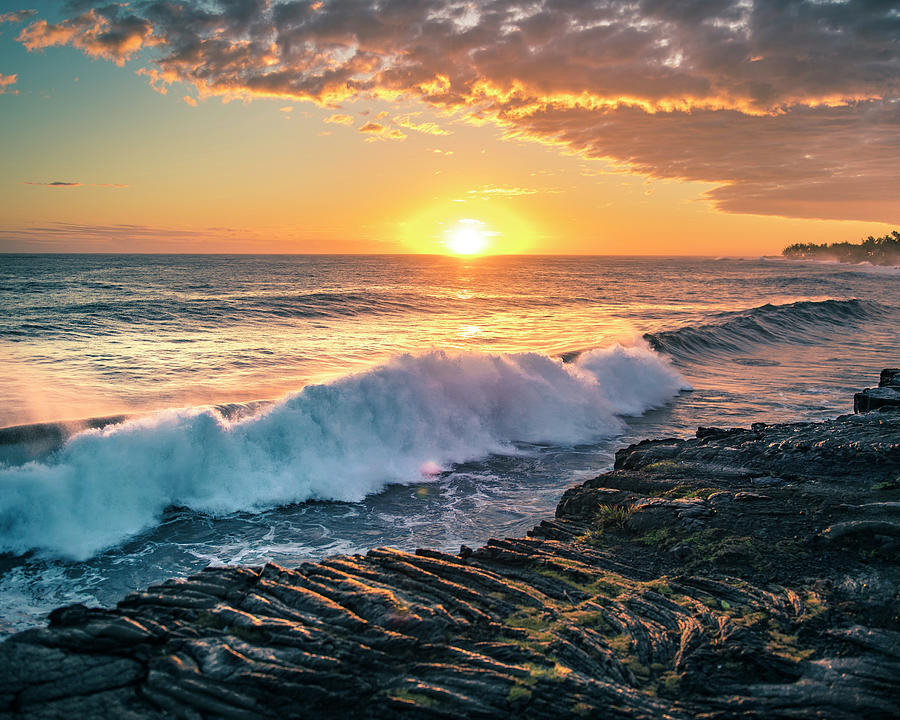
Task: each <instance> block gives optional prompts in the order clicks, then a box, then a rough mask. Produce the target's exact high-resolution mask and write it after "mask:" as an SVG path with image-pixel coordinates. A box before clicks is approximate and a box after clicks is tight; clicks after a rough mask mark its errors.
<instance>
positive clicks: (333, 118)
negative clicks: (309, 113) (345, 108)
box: [325, 113, 356, 125]
mask: <svg viewBox="0 0 900 720" xmlns="http://www.w3.org/2000/svg"><path fill="white" fill-rule="evenodd" d="M325 122H327V123H334V124H336V125H353V123H354V122H356V121H355V120H354V119H353V116H352V115H342V114H340V113H335V114H334V115H329V116H328V117H327V118H325Z"/></svg>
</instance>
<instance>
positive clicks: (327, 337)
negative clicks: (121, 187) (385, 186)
mask: <svg viewBox="0 0 900 720" xmlns="http://www.w3.org/2000/svg"><path fill="white" fill-rule="evenodd" d="M898 321H900V271H898V270H897V269H896V268H873V267H871V266H851V265H841V264H823V263H805V262H804V263H801V262H791V261H786V260H781V259H777V258H768V259H767V258H758V259H709V258H621V257H523V256H519V257H479V258H455V257H438V256H184V255H179V256H152V255H144V256H137V255H129V256H121V255H119V256H113V255H109V256H104V255H46V256H34V255H31V256H24V255H22V256H13V255H6V256H0V427H3V426H19V425H25V424H30V423H43V424H44V425H43V427H42V429H40V433H38V434H39V435H40V434H41V433H43V435H41V437H44V439H45V440H47V438H49V440H47V441H46V442H43V443H40V442H39V443H36V444H35V443H30V444H28V443H24V444H23V443H17V442H14V440H15V439H16V438H19V437H20V436H21V432H19V434H18V435H17V434H16V433H10V432H8V431H6V434H5V435H4V434H3V433H4V431H0V632H4V633H8V632H11V631H13V630H18V629H22V628H24V627H28V626H31V625H34V624H37V623H39V622H41V619H42V617H43V614H44V613H46V612H47V611H48V610H50V609H52V608H53V607H56V606H57V605H60V604H64V603H70V602H84V603H87V604H98V603H99V604H113V603H114V602H115V601H116V600H118V599H119V598H120V597H121V596H122V595H124V594H125V593H126V592H128V591H129V590H132V589H136V588H140V587H144V586H146V585H148V584H150V583H152V582H158V581H160V580H163V579H166V578H169V577H175V576H179V575H181V576H183V575H187V574H189V573H192V572H196V571H197V570H199V569H201V568H203V567H205V566H207V565H209V564H222V563H236V564H249V565H259V564H262V563H265V562H276V563H280V564H282V565H286V566H290V565H296V564H298V563H300V562H303V561H305V560H309V559H314V558H319V557H323V556H326V555H330V554H334V553H353V552H364V551H365V550H366V549H368V548H371V547H376V546H380V545H391V546H395V547H400V548H403V549H407V550H412V549H414V548H416V547H421V546H429V547H435V548H438V549H443V550H457V549H458V548H459V546H460V545H461V544H468V545H477V544H479V543H481V542H483V541H484V540H486V539H487V538H488V537H490V536H504V535H520V534H522V533H524V532H525V531H527V530H528V529H530V528H531V527H532V526H533V525H534V524H536V523H537V522H539V521H540V520H541V519H542V518H544V517H548V516H551V515H552V513H553V510H554V508H555V505H556V502H557V501H558V499H559V496H560V494H561V493H562V491H563V490H564V489H565V488H566V487H569V486H571V485H573V484H575V483H577V482H579V481H581V480H583V479H585V478H587V477H591V476H592V475H594V474H597V473H598V472H601V471H603V470H604V469H607V468H608V467H609V466H610V465H611V462H612V454H613V453H614V451H615V449H616V448H618V447H621V446H622V445H623V444H625V443H627V442H630V441H633V440H636V439H639V438H641V437H646V436H672V435H675V436H687V435H690V434H692V433H693V431H694V430H696V427H697V426H699V425H711V424H715V425H747V424H749V423H751V422H755V421H759V420H763V421H794V420H808V419H820V418H824V417H828V416H832V415H835V414H839V413H843V412H848V411H849V410H850V409H851V403H852V393H853V392H854V391H855V390H857V389H859V388H861V387H863V386H865V385H867V384H868V385H871V384H872V383H873V382H874V380H875V378H877V374H878V371H879V370H880V369H881V368H882V367H886V366H890V365H896V364H897V363H898V362H900V358H898V353H897V350H898V347H900V342H898V340H900V333H898V331H897V328H898V327H900V322H898ZM110 415H116V416H124V419H120V421H118V422H113V423H109V424H104V423H97V427H94V428H91V429H87V430H82V431H81V432H78V429H79V428H83V427H84V426H83V425H79V424H77V423H75V424H73V423H70V422H69V421H72V420H78V419H84V418H91V417H101V416H110Z"/></svg>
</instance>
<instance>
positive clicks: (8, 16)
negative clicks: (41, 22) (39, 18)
mask: <svg viewBox="0 0 900 720" xmlns="http://www.w3.org/2000/svg"><path fill="white" fill-rule="evenodd" d="M34 15H37V10H16V11H14V12H6V13H2V14H0V25H2V24H3V23H18V22H22V21H23V20H27V19H28V18H30V17H32V16H34Z"/></svg>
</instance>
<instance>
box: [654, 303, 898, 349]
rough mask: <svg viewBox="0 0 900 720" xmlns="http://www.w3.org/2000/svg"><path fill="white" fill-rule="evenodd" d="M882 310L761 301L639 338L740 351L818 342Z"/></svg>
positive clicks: (661, 345)
mask: <svg viewBox="0 0 900 720" xmlns="http://www.w3.org/2000/svg"><path fill="white" fill-rule="evenodd" d="M886 312H887V308H886V307H885V306H883V305H880V304H879V303H876V302H871V301H865V300H821V301H818V302H814V301H801V302H794V303H789V304H787V305H762V306H760V307H756V308H753V309H751V310H744V311H740V312H727V313H722V314H720V315H719V316H718V318H719V319H718V320H717V321H715V322H711V323H706V324H703V325H688V326H686V327H682V328H678V329H677V330H665V331H662V332H657V333H647V334H645V335H644V339H645V340H647V342H649V343H650V347H652V348H653V349H654V350H657V351H659V352H665V353H667V354H669V355H672V356H674V357H677V358H685V359H690V358H697V357H702V356H705V355H710V354H716V353H723V352H724V353H734V352H742V351H744V350H747V349H750V348H751V347H752V346H754V345H759V344H774V343H804V342H820V341H822V340H823V339H826V338H827V337H828V335H829V334H831V333H834V331H835V330H836V329H846V328H847V326H848V325H851V326H856V325H859V324H860V323H864V322H866V321H867V320H872V319H876V318H879V317H883V316H884V315H885V314H886Z"/></svg>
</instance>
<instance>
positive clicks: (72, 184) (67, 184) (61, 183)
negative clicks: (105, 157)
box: [22, 180, 130, 188]
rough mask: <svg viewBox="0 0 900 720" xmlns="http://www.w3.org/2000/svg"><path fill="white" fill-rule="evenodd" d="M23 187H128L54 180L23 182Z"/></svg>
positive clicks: (120, 184)
mask: <svg viewBox="0 0 900 720" xmlns="http://www.w3.org/2000/svg"><path fill="white" fill-rule="evenodd" d="M22 184H23V185H38V186H40V187H50V188H78V187H102V188H127V187H130V186H129V185H123V184H122V183H82V182H65V181H63V180H54V181H53V182H29V181H27V180H26V181H25V182H23V183H22Z"/></svg>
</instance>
